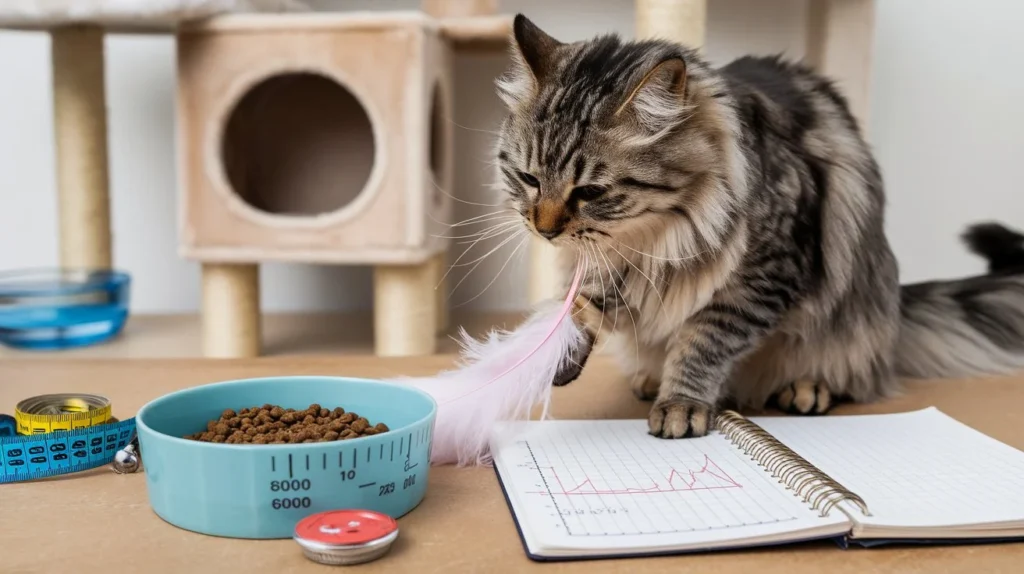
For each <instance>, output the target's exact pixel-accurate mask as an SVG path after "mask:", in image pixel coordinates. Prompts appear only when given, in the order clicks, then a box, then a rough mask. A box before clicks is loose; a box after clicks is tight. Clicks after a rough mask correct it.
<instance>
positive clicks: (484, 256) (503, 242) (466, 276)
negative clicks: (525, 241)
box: [449, 229, 524, 297]
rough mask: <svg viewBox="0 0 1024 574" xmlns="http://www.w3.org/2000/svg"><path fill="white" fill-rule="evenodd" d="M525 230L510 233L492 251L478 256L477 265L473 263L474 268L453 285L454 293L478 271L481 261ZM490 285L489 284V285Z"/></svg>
mask: <svg viewBox="0 0 1024 574" xmlns="http://www.w3.org/2000/svg"><path fill="white" fill-rule="evenodd" d="M523 232H524V230H522V229H520V230H519V231H517V232H515V233H513V234H512V235H510V236H508V237H507V238H505V239H504V240H502V241H501V243H499V244H498V245H497V246H495V247H494V248H493V249H491V250H490V251H488V252H487V253H485V254H483V256H481V257H479V258H477V259H476V260H475V261H476V265H473V267H472V268H470V270H469V271H467V272H466V274H465V275H463V276H462V279H460V280H459V282H458V283H456V284H455V286H454V287H452V293H453V294H454V293H455V291H457V290H458V288H459V285H462V282H463V281H465V280H466V278H468V277H469V276H470V275H472V274H473V271H476V268H477V267H479V266H480V264H481V263H483V261H484V260H485V259H487V258H488V257H489V256H491V255H492V254H493V253H494V252H496V251H498V250H499V249H501V248H502V247H504V246H505V245H506V244H507V243H508V242H510V241H512V240H513V239H516V238H517V237H519V236H521V235H522V234H523ZM521 243H522V242H520V244H521ZM464 265H469V263H466V264H464ZM454 266H455V265H454V264H453V265H452V267H454ZM449 271H451V268H449ZM488 286H489V285H488ZM449 297H450V295H449Z"/></svg>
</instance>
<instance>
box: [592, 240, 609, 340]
mask: <svg viewBox="0 0 1024 574" xmlns="http://www.w3.org/2000/svg"><path fill="white" fill-rule="evenodd" d="M587 239H588V242H587V245H588V246H589V247H590V249H591V250H592V251H593V252H594V259H597V246H596V245H595V244H594V242H593V240H590V239H589V238H587ZM596 270H597V278H598V279H599V280H600V281H601V298H602V299H604V298H605V297H607V293H608V291H606V288H605V284H604V273H602V272H601V268H600V267H598V268H597V269H596ZM610 279H611V278H610V277H609V280H610ZM602 307H604V305H602ZM604 316H605V313H604V311H602V312H601V323H600V324H598V326H597V333H596V334H595V335H594V336H595V338H596V337H598V336H600V334H601V331H602V330H603V329H604ZM607 344H608V343H607V341H605V345H606V346H607ZM601 349H602V350H603V349H604V347H602V348H601Z"/></svg>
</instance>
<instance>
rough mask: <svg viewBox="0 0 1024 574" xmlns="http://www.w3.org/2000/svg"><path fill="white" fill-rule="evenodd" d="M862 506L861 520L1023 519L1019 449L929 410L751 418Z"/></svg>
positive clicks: (921, 524) (926, 523)
mask: <svg viewBox="0 0 1024 574" xmlns="http://www.w3.org/2000/svg"><path fill="white" fill-rule="evenodd" d="M751 420H752V421H754V422H756V423H757V424H758V425H760V426H761V427H762V428H764V429H765V430H766V431H768V432H769V433H771V434H772V435H774V436H775V437H776V438H777V439H778V440H780V441H781V442H783V443H785V444H786V445H787V446H789V447H790V448H791V449H793V450H794V451H796V452H797V453H798V454H800V455H801V456H803V457H804V458H805V459H807V460H808V461H809V462H810V463H811V464H814V465H815V466H817V467H818V468H820V469H821V470H822V471H823V472H825V473H826V474H828V475H829V476H831V477H832V478H833V479H835V480H836V481H838V482H839V483H841V484H843V486H845V487H846V488H848V489H849V490H851V491H853V492H855V493H857V494H859V495H860V496H861V498H863V499H864V500H865V502H866V503H867V505H868V509H869V510H870V511H871V514H872V516H871V517H861V516H860V515H859V514H858V515H854V516H855V518H856V520H857V521H858V522H860V523H862V524H871V525H879V526H898V527H907V528H910V527H918V528H928V527H949V526H957V525H968V524H992V523H999V522H1010V521H1021V520H1024V496H1022V495H1021V485H1022V484H1024V479H1022V477H1024V453H1022V452H1021V451H1019V450H1017V449H1015V448H1013V447H1011V446H1009V445H1006V444H1003V443H1001V442H999V441H997V440H995V439H993V438H991V437H988V436H986V435H984V434H982V433H980V432H978V431H976V430H974V429H972V428H970V427H968V426H966V425H963V424H962V423H960V422H958V421H956V420H955V419H953V418H951V417H949V416H947V415H945V414H944V413H942V412H940V411H938V410H937V409H934V408H930V409H924V410H921V411H915V412H909V413H900V414H894V415H857V416H840V415H831V416H825V417H815V418H805V417H751Z"/></svg>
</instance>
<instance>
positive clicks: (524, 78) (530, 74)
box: [497, 14, 563, 106]
mask: <svg viewBox="0 0 1024 574" xmlns="http://www.w3.org/2000/svg"><path fill="white" fill-rule="evenodd" d="M511 40H512V41H511V44H512V69H510V70H509V71H508V72H506V73H505V74H504V75H503V76H502V77H501V78H499V79H498V82H497V87H498V95H499V96H501V99H502V100H504V101H505V103H506V104H507V105H508V106H514V105H516V104H518V103H520V102H522V101H524V100H525V99H527V98H528V97H529V96H530V95H532V94H533V93H534V92H535V91H536V90H537V89H538V88H539V87H540V85H541V84H543V83H544V82H545V81H546V80H547V78H548V77H549V76H550V75H551V73H552V72H553V71H554V67H555V51H556V50H557V49H558V48H559V47H561V46H563V43H562V42H559V41H558V40H556V39H554V38H552V37H551V36H550V35H548V34H547V32H545V31H543V30H541V29H540V28H539V27H537V25H536V24H534V23H533V22H532V21H530V19H529V18H527V17H526V16H523V15H522V14H516V17H515V19H514V20H513V21H512V38H511Z"/></svg>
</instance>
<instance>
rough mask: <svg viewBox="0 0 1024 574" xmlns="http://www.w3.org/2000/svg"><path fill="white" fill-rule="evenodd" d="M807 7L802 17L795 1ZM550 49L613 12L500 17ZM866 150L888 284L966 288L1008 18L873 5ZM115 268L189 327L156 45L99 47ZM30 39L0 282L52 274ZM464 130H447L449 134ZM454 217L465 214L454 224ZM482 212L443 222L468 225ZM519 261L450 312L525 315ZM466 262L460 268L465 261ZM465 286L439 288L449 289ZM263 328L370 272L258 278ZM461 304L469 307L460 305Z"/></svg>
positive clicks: (738, 24) (0, 89) (1020, 222)
mask: <svg viewBox="0 0 1024 574" xmlns="http://www.w3.org/2000/svg"><path fill="white" fill-rule="evenodd" d="M807 1H808V0H711V1H710V2H709V4H710V15H709V19H710V23H709V40H708V45H707V53H708V56H709V57H710V58H711V59H712V60H713V61H715V62H719V63H721V62H724V61H726V60H728V59H729V58H732V57H735V56H738V55H741V54H743V53H747V52H754V53H770V52H783V53H785V54H788V55H791V56H794V57H799V56H801V55H802V51H803V45H804V38H805V26H804V10H805V8H806V3H807ZM811 1H813V0H811ZM418 4H419V2H418V0H376V1H374V0H360V1H355V2H348V1H347V2H341V1H332V0H319V1H318V2H316V5H317V6H318V7H319V8H321V9H346V10H347V9H363V8H369V7H372V8H375V9H408V8H416V7H417V6H418ZM501 4H502V9H503V11H505V12H513V11H522V12H524V13H526V14H527V15H528V16H530V17H531V18H533V19H534V20H535V21H537V22H538V23H539V24H540V25H541V26H543V27H546V28H547V29H548V30H549V31H550V32H552V33H553V34H555V35H556V36H559V37H560V38H562V39H566V40H574V39H581V38H585V37H587V36H590V35H592V34H595V33H599V32H605V31H617V32H620V33H622V34H625V35H627V36H628V35H632V30H633V17H632V2H631V1H630V0H559V1H557V2H553V1H551V0H544V1H542V0H503V2H502V3H501ZM878 4H879V5H878V20H877V32H876V41H875V67H874V79H873V96H872V97H873V101H872V106H873V110H872V114H871V125H870V132H871V140H872V142H873V144H874V145H875V147H876V149H877V152H878V157H879V159H880V161H881V164H882V168H883V170H884V173H885V177H886V179H887V182H888V191H889V199H890V211H889V214H888V220H887V225H888V229H889V233H890V236H891V239H892V242H893V245H894V248H895V250H896V253H897V256H898V258H899V260H900V264H901V266H902V273H903V277H904V280H905V281H916V280H921V279H927V278H937V277H951V276H956V275H962V274H968V273H973V272H977V271H980V270H981V269H982V265H981V264H980V263H979V262H978V261H977V260H975V259H973V258H972V257H970V256H968V255H967V254H965V253H964V250H963V249H962V248H961V247H960V246H959V244H958V242H957V235H958V234H959V233H960V232H961V230H962V229H963V227H964V225H966V224H968V223H970V222H973V221H976V220H979V219H989V218H998V219H1001V220H1003V221H1005V222H1006V223H1008V224H1010V225H1013V226H1017V227H1021V228H1024V193H1022V192H1024V186H1022V184H1021V176H1020V167H1021V162H1022V161H1024V106H1022V105H1021V102H1022V101H1024V73H1021V71H1020V70H1021V69H1022V68H1021V62H1024V36H1022V35H1021V34H1020V33H1019V25H1020V24H1021V23H1024V2H1019V1H1018V0H975V1H973V2H970V4H971V8H970V9H965V3H964V2H963V1H962V0H879V2H878ZM107 62H108V76H107V89H108V99H109V106H110V110H109V122H110V145H111V149H110V155H111V178H112V186H113V189H112V202H113V225H114V234H115V253H114V257H115V260H116V264H117V265H118V266H119V267H121V268H123V269H126V270H128V271H130V272H131V273H132V274H133V276H134V278H135V285H136V286H135V289H134V307H135V311H136V312H141V313H177V312H193V311H195V310H196V309H197V308H198V304H199V266H198V264H197V263H194V262H191V261H184V260H182V259H180V258H179V257H178V255H177V251H176V239H177V238H176V211H175V210H176V205H177V204H176V199H175V189H176V185H177V181H176V174H175V165H176V157H175V144H174V140H173V138H174V108H173V89H174V48H173V43H172V40H171V39H169V38H167V37H130V36H114V37H109V38H108V40H107ZM505 63H506V61H505V58H504V57H503V56H494V57H490V56H488V57H483V56H475V57H468V56H466V57H461V58H460V60H459V62H458V69H457V78H458V80H457V83H458V90H457V93H456V95H455V97H456V101H455V106H456V114H455V117H454V118H452V121H454V122H456V123H457V125H458V126H461V127H460V128H459V129H457V134H458V138H459V141H458V144H457V149H456V162H457V165H458V168H457V169H458V176H457V182H456V183H457V189H456V190H455V193H456V195H457V196H458V197H461V198H464V199H466V200H468V201H475V202H482V203H492V202H493V199H488V197H490V196H489V190H488V189H487V188H486V187H485V184H486V183H488V182H490V181H491V167H490V166H489V165H488V162H489V161H490V160H491V158H490V157H489V155H488V152H489V150H490V149H491V147H492V146H491V135H490V134H488V133H487V130H493V129H494V128H495V127H496V126H497V123H498V121H499V118H500V113H501V109H500V107H499V104H498V101H497V99H496V98H495V97H494V95H493V89H492V79H493V78H494V76H496V75H497V74H499V73H500V72H501V71H502V70H503V68H504V66H505ZM50 113H51V112H50V71H49V43H48V39H47V37H46V36H45V35H41V34H34V33H20V32H0V269H9V268H16V267H23V266H39V265H55V264H57V235H56V232H57V227H56V201H55V196H56V190H55V181H54V172H53V147H52V146H53V138H52V124H51V116H50ZM463 128H465V129H463ZM467 207H468V208H467ZM483 210H484V208H477V207H469V206H466V205H460V207H459V209H458V215H459V216H461V217H469V216H471V215H475V214H477V213H483V212H484V211H483ZM525 251H526V249H525V247H524V249H522V250H521V251H520V252H519V256H518V257H517V258H515V259H513V261H512V263H511V264H510V265H509V266H508V268H506V269H505V271H504V273H503V275H502V277H501V280H499V281H495V282H494V284H493V285H492V286H491V287H490V288H489V289H488V290H487V291H486V292H485V293H484V294H483V295H481V296H478V297H477V295H479V293H480V292H481V290H483V288H484V286H486V285H487V284H488V283H489V282H490V281H491V279H492V278H493V277H494V273H496V272H497V270H498V269H499V268H500V267H501V265H502V264H503V263H504V262H505V260H506V258H507V257H508V256H509V254H510V250H508V249H506V250H502V251H500V252H498V253H495V254H494V256H493V257H492V258H490V259H489V260H488V261H487V262H486V264H484V265H481V266H480V267H479V268H477V269H476V271H475V272H474V273H473V274H472V275H471V276H470V277H468V278H467V279H466V280H465V281H464V282H463V283H462V285H461V286H460V288H459V290H458V291H457V292H456V293H455V294H454V295H453V303H454V304H459V303H460V302H465V301H467V300H469V299H471V298H473V300H472V301H470V302H469V303H468V304H467V305H466V307H467V308H477V309H483V308H487V309H520V308H523V307H524V306H525V305H526V285H525V282H524V281H525V272H526V266H525V256H524V254H525ZM483 252H484V251H481V250H477V249H475V250H474V251H473V252H472V253H471V254H470V255H468V256H467V259H468V258H469V257H470V256H472V255H473V254H476V253H479V254H483ZM464 271H465V268H461V269H460V270H459V272H453V274H452V277H453V278H454V280H455V281H458V280H459V279H461V278H462V274H463V272H464ZM261 277H262V280H263V295H262V296H263V306H264V309H265V310H268V311H289V310H318V309H341V308H345V309H351V308H364V307H368V306H369V304H370V292H371V290H370V272H369V270H368V269H363V268H329V267H314V266H305V265H284V264H269V265H265V266H264V267H263V269H262V275H261ZM474 297H475V298H474Z"/></svg>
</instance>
